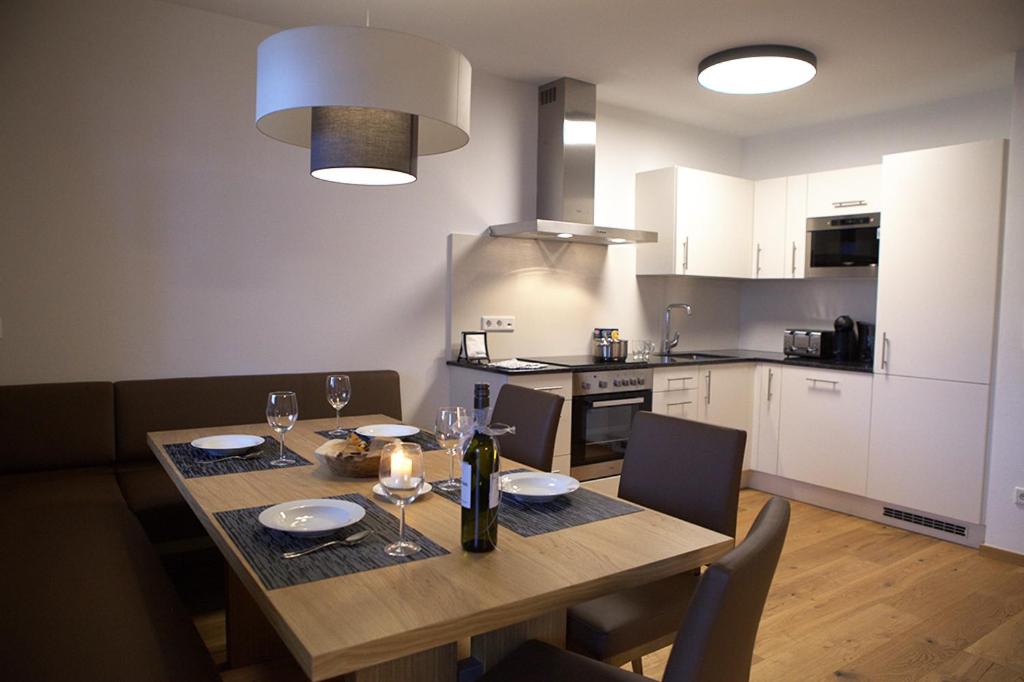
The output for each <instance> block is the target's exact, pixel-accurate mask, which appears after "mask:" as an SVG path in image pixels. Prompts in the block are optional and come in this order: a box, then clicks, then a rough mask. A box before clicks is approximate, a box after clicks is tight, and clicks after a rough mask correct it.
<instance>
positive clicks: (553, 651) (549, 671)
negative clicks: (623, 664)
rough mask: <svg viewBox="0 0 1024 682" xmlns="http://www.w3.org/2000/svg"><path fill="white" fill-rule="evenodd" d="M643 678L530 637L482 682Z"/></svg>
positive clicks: (596, 681)
mask: <svg viewBox="0 0 1024 682" xmlns="http://www.w3.org/2000/svg"><path fill="white" fill-rule="evenodd" d="M644 679H646V678H644V677H641V676H640V675H635V674H633V673H631V672H627V671H625V670H622V669H621V668H613V667H612V666H610V665H605V664H604V663H601V662H600V661H595V660H593V659H590V658H586V657H584V656H579V655H577V654H574V653H571V652H568V651H565V650H563V649H559V648H558V647H554V646H551V645H550V644H545V643H544V642H538V641H537V640H530V641H528V642H525V643H523V644H522V645H520V646H519V648H517V649H516V650H515V651H513V652H512V653H511V654H509V655H508V656H506V657H505V658H504V659H503V660H502V661H501V662H500V663H499V664H498V665H496V666H495V667H494V668H492V669H491V670H489V671H488V672H487V674H486V675H484V676H483V677H482V678H481V680H480V682H522V681H523V680H530V682H565V681H566V680H576V682H637V681H638V680H644Z"/></svg>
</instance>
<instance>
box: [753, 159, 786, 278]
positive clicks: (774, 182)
mask: <svg viewBox="0 0 1024 682" xmlns="http://www.w3.org/2000/svg"><path fill="white" fill-rule="evenodd" d="M786 186H787V182H786V178H771V179H770V180H758V181H757V182H755V183H754V248H753V261H752V263H751V276H752V277H754V278H755V279H778V278H781V277H782V276H783V274H784V272H785V264H786V242H785V240H786V195H787V191H786Z"/></svg>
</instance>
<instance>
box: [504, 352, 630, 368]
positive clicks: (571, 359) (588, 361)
mask: <svg viewBox="0 0 1024 682" xmlns="http://www.w3.org/2000/svg"><path fill="white" fill-rule="evenodd" d="M519 359H520V360H526V361H527V362H543V363H544V364H546V365H557V366H559V367H608V368H612V367H646V366H647V363H646V362H640V361H632V360H597V359H595V358H593V357H592V356H590V355H554V356H551V357H546V358H519Z"/></svg>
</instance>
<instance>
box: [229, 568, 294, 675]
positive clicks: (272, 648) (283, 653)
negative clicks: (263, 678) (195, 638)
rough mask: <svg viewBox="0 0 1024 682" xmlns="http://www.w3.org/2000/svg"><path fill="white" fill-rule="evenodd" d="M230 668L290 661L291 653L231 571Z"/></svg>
mask: <svg viewBox="0 0 1024 682" xmlns="http://www.w3.org/2000/svg"><path fill="white" fill-rule="evenodd" d="M227 572H228V575H227V600H228V601H227V613H226V614H225V617H226V620H227V622H226V626H227V645H228V667H229V668H241V667H243V666H247V665H252V664H254V663H262V662H264V661H270V660H274V659H280V658H285V657H287V658H288V659H289V660H291V658H292V655H291V652H289V651H288V648H287V647H286V646H285V644H284V642H282V641H281V638H280V637H279V636H278V634H277V632H275V631H274V627H273V626H272V625H271V624H270V622H269V621H268V620H267V617H266V616H264V615H263V612H262V611H260V607H259V606H257V604H256V602H255V601H253V598H252V597H251V596H250V595H249V591H248V590H247V589H245V585H243V584H242V582H241V581H240V580H239V579H238V576H236V575H235V572H234V571H233V570H231V567H230V566H228V568H227Z"/></svg>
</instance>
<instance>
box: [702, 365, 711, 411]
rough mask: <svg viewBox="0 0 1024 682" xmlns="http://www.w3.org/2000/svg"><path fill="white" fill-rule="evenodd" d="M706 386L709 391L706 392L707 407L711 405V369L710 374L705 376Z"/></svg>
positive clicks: (705, 401)
mask: <svg viewBox="0 0 1024 682" xmlns="http://www.w3.org/2000/svg"><path fill="white" fill-rule="evenodd" d="M704 385H705V387H706V388H707V390H706V391H705V392H704V404H705V405H710V404H711V370H710V369H709V370H708V373H707V374H706V375H705V376H704Z"/></svg>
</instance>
